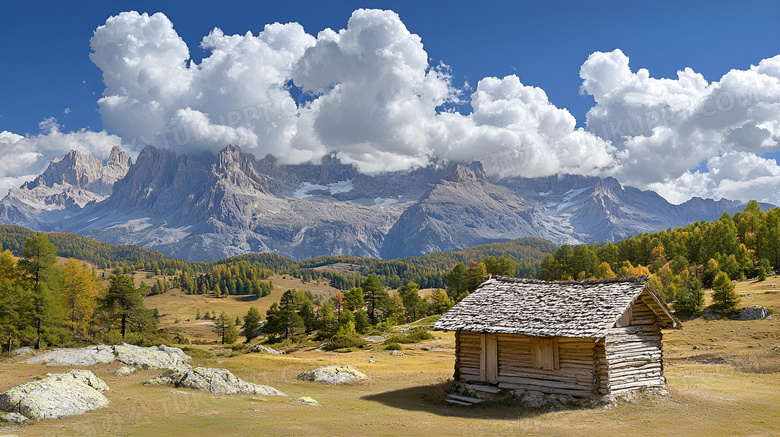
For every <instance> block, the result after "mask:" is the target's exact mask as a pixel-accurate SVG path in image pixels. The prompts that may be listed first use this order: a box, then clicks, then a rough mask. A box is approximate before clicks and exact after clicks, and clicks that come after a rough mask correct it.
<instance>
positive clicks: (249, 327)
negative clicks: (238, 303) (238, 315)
mask: <svg viewBox="0 0 780 437" xmlns="http://www.w3.org/2000/svg"><path fill="white" fill-rule="evenodd" d="M260 320H261V317H260V311H258V309H257V307H249V311H248V312H247V313H246V315H245V316H244V325H243V326H242V327H241V329H242V335H243V336H244V337H246V342H247V343H249V342H250V341H252V339H253V338H255V337H257V331H258V330H259V329H260Z"/></svg>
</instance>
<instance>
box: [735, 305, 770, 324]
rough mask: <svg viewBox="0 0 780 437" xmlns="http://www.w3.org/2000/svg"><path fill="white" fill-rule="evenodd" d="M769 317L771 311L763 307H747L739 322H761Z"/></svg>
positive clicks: (740, 315) (742, 312) (740, 314)
mask: <svg viewBox="0 0 780 437" xmlns="http://www.w3.org/2000/svg"><path fill="white" fill-rule="evenodd" d="M768 315H769V310H768V309H766V308H765V307H762V306H761V305H754V306H752V307H747V308H745V309H743V310H742V311H741V312H740V313H739V320H761V319H763V318H766V316H768Z"/></svg>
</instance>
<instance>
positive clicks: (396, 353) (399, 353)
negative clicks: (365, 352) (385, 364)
mask: <svg viewBox="0 0 780 437" xmlns="http://www.w3.org/2000/svg"><path fill="white" fill-rule="evenodd" d="M390 355H391V356H394V357H402V356H404V353H403V352H400V351H390Z"/></svg>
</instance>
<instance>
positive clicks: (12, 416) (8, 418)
mask: <svg viewBox="0 0 780 437" xmlns="http://www.w3.org/2000/svg"><path fill="white" fill-rule="evenodd" d="M0 420H2V421H4V422H13V423H24V422H26V421H27V418H26V417H24V416H22V415H21V414H19V413H5V414H3V415H2V416H0Z"/></svg>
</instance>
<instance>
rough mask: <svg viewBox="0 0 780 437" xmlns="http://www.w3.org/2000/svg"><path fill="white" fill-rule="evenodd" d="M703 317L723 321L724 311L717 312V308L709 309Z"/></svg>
mask: <svg viewBox="0 0 780 437" xmlns="http://www.w3.org/2000/svg"><path fill="white" fill-rule="evenodd" d="M701 316H702V317H703V318H705V319H708V320H712V319H722V318H723V310H716V309H715V308H707V309H705V310H704V313H703V314H702V315H701Z"/></svg>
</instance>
